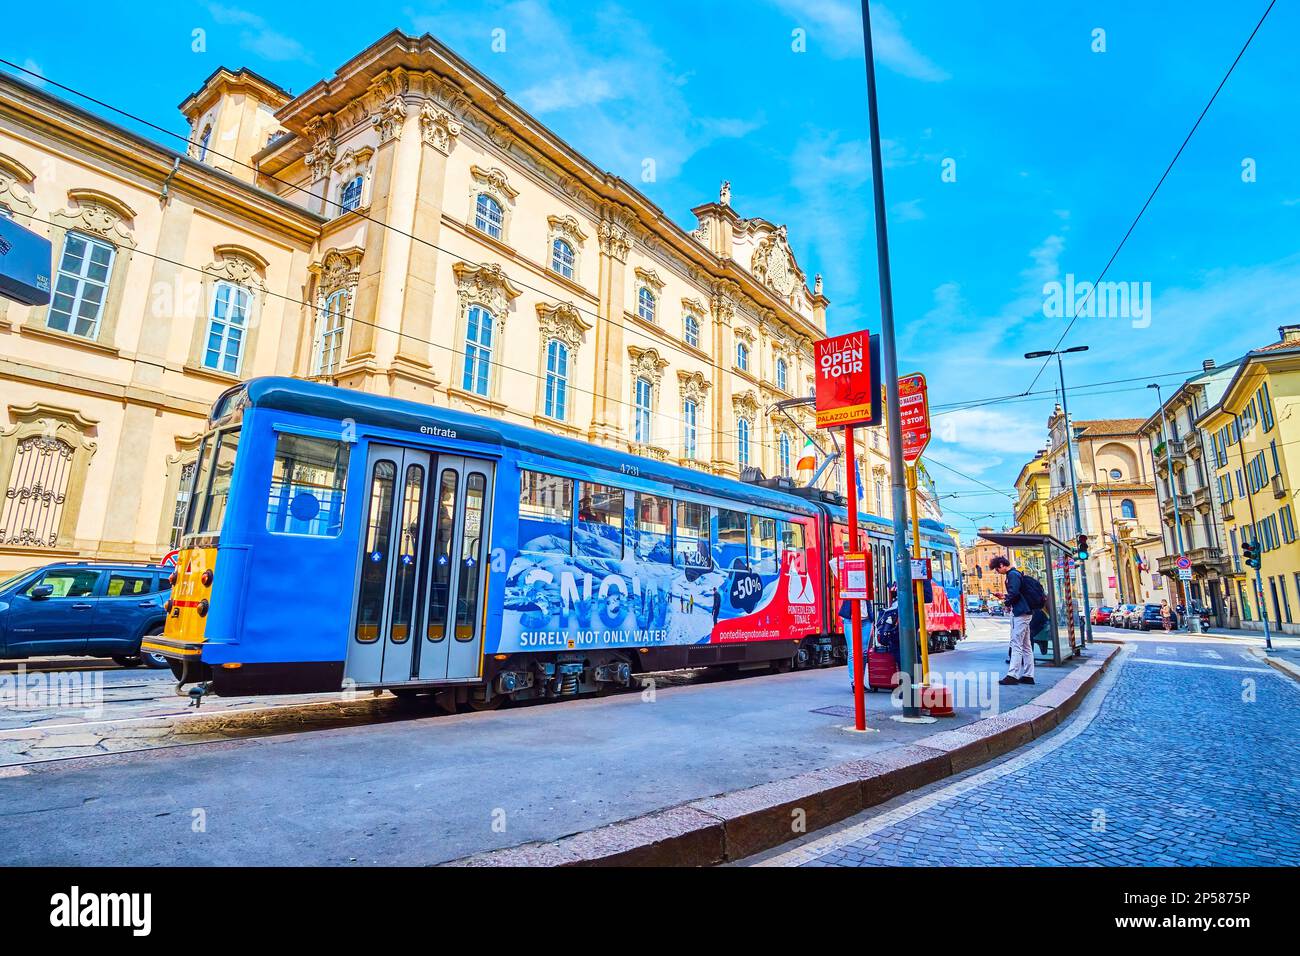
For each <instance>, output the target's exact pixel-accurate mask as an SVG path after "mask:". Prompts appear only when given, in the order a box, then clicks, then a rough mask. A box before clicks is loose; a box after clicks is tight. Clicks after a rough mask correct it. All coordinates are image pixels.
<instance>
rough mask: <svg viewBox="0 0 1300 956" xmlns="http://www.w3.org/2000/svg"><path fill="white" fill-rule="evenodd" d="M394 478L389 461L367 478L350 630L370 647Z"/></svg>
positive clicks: (384, 571) (380, 600) (381, 593)
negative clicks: (367, 510) (363, 536)
mask: <svg viewBox="0 0 1300 956" xmlns="http://www.w3.org/2000/svg"><path fill="white" fill-rule="evenodd" d="M396 479H397V466H396V465H394V464H393V463H392V462H391V461H388V460H380V461H377V462H375V466H374V470H373V472H372V473H371V479H370V513H369V515H368V516H367V517H366V539H365V540H366V553H365V559H364V560H363V561H362V564H361V588H360V591H359V593H358V595H357V620H356V625H355V628H354V630H353V635H354V636H355V637H356V639H357V641H358V642H360V643H362V644H373V643H374V642H375V641H377V640H378V639H379V624H380V620H381V617H382V615H383V610H384V597H385V594H386V590H385V582H386V581H387V577H388V562H389V557H390V555H389V553H388V552H389V544H390V541H391V538H392V526H393V497H394V485H395V484H396Z"/></svg>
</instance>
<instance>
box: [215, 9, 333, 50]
mask: <svg viewBox="0 0 1300 956" xmlns="http://www.w3.org/2000/svg"><path fill="white" fill-rule="evenodd" d="M208 12H209V13H211V14H212V19H213V20H215V21H217V23H219V24H221V25H222V26H233V27H242V28H243V29H241V30H240V32H239V43H240V45H241V46H242V47H243V48H244V49H245V50H248V51H249V52H250V53H254V54H256V55H257V56H260V57H261V58H262V59H264V60H273V61H277V62H279V61H285V60H302V61H304V62H311V57H310V56H308V54H307V51H306V49H305V48H304V47H303V45H302V44H301V43H300V42H298V41H297V40H296V39H294V38H293V37H291V36H288V35H286V34H283V33H280V32H279V31H277V30H273V29H272V28H271V27H269V26H268V25H267V23H266V20H265V19H263V18H262V17H261V16H260V15H258V14H256V13H253V12H251V11H249V10H242V9H240V8H238V7H227V6H224V5H222V4H219V3H212V4H209V5H208Z"/></svg>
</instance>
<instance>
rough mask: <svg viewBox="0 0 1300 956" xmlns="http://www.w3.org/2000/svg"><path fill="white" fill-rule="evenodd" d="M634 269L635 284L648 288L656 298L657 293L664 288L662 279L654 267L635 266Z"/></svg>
mask: <svg viewBox="0 0 1300 956" xmlns="http://www.w3.org/2000/svg"><path fill="white" fill-rule="evenodd" d="M634 271H635V272H636V279H637V285H638V286H644V287H645V288H647V289H649V290H650V291H651V292H653V293H654V294H655V297H656V298H658V296H659V293H660V292H662V291H663V290H664V280H663V279H662V278H661V277H660V275H659V273H658V272H656V271H655V270H654V269H642V268H641V267H640V266H637V267H636V269H635V270H634Z"/></svg>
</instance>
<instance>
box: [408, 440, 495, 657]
mask: <svg viewBox="0 0 1300 956" xmlns="http://www.w3.org/2000/svg"><path fill="white" fill-rule="evenodd" d="M493 476H494V469H493V465H492V462H488V461H482V460H480V459H477V458H460V457H454V456H449V455H439V456H438V460H437V463H436V469H435V471H434V473H433V475H432V484H431V485H430V489H431V490H430V495H431V498H430V502H429V505H430V507H431V508H432V509H433V514H432V521H431V531H432V533H431V536H430V560H429V563H428V580H427V584H426V588H425V590H426V593H427V594H428V613H427V614H426V615H425V619H424V620H425V624H424V634H423V637H422V639H421V642H420V654H419V665H418V667H419V672H418V679H419V680H421V681H430V680H466V679H471V680H472V679H474V678H477V677H478V676H479V675H480V673H481V670H482V663H483V628H484V627H485V626H486V623H487V622H486V614H485V605H486V600H487V579H488V573H489V570H490V569H489V564H490V562H489V560H488V558H489V542H490V540H491V527H492V479H493Z"/></svg>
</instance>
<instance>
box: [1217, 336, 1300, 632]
mask: <svg viewBox="0 0 1300 956" xmlns="http://www.w3.org/2000/svg"><path fill="white" fill-rule="evenodd" d="M1279 332H1280V336H1279V339H1278V341H1276V342H1273V343H1272V344H1270V345H1266V346H1264V347H1263V348H1259V349H1255V350H1254V351H1251V352H1248V353H1247V354H1246V355H1244V356H1243V357H1242V358H1241V360H1240V361H1239V362H1238V363H1236V365H1235V367H1234V371H1233V374H1232V376H1231V378H1230V379H1229V380H1228V382H1227V383H1226V385H1225V386H1224V388H1223V393H1222V397H1221V398H1220V399H1219V401H1218V402H1217V403H1216V404H1214V405H1213V406H1212V407H1210V408H1209V409H1208V410H1207V411H1206V412H1205V413H1204V414H1202V415H1201V416H1200V417H1199V418H1198V419H1197V420H1196V423H1195V424H1196V427H1197V428H1198V429H1199V430H1200V432H1201V434H1202V435H1203V436H1208V442H1207V444H1205V446H1204V447H1203V450H1202V455H1203V456H1204V457H1205V458H1207V459H1208V461H1209V463H1210V465H1209V467H1210V469H1211V471H1212V474H1213V488H1214V491H1215V492H1216V493H1217V497H1218V510H1219V514H1220V518H1221V522H1222V527H1223V529H1224V531H1225V532H1226V535H1227V552H1228V556H1229V565H1228V567H1229V570H1228V573H1227V575H1226V577H1228V578H1229V579H1230V581H1231V587H1230V593H1231V595H1232V598H1233V601H1234V603H1235V605H1236V610H1237V612H1238V615H1239V618H1240V621H1239V623H1240V626H1241V627H1246V628H1251V629H1255V630H1262V629H1263V627H1264V623H1263V618H1264V616H1265V615H1267V617H1268V619H1269V623H1270V625H1271V627H1272V628H1273V630H1274V631H1281V632H1283V633H1287V634H1297V633H1300V543H1298V542H1297V537H1298V536H1297V531H1296V492H1295V480H1296V478H1297V477H1300V450H1297V449H1300V325H1285V326H1282V328H1281V329H1280V330H1279ZM1205 440H1206V439H1203V441H1205ZM1247 542H1254V543H1257V544H1258V545H1259V548H1260V552H1261V554H1260V564H1261V567H1260V568H1259V571H1258V573H1257V572H1256V571H1255V569H1253V568H1249V567H1247V566H1246V564H1245V561H1244V559H1243V557H1242V551H1241V548H1242V545H1244V544H1245V543H1247Z"/></svg>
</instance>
